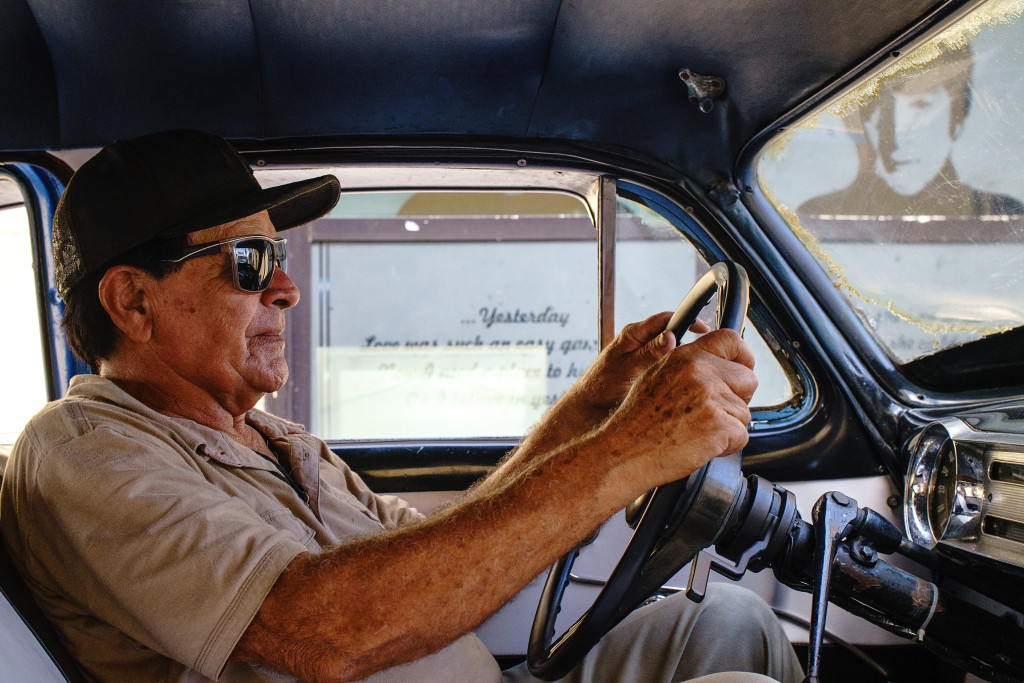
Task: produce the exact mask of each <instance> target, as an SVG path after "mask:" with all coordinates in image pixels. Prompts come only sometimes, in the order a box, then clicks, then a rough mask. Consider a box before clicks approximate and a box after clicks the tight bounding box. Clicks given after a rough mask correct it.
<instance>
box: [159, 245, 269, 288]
mask: <svg viewBox="0 0 1024 683" xmlns="http://www.w3.org/2000/svg"><path fill="white" fill-rule="evenodd" d="M286 241H287V240H285V239H284V238H283V237H280V238H278V239H271V238H270V237H263V236H262V235H250V236H248V237H233V238H231V239H228V240H220V241H219V242H207V243H206V244H196V245H193V246H190V247H187V248H186V249H185V250H183V251H182V254H181V255H180V256H178V257H176V258H166V259H163V260H164V261H168V262H170V263H181V262H182V261H187V260H188V259H192V258H196V257H198V256H206V255H208V254H218V253H221V252H223V253H225V254H229V255H230V256H231V273H232V276H233V277H234V281H235V287H237V288H238V289H240V290H242V291H243V292H262V291H263V290H264V289H266V288H267V287H269V286H270V280H271V279H272V278H273V277H274V267H275V266H276V267H278V268H280V269H281V270H284V269H285V267H284V263H285V259H286V258H287V253H286V252H285V246H284V245H285V242H286Z"/></svg>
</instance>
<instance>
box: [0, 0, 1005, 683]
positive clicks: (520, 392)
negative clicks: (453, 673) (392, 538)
mask: <svg viewBox="0 0 1024 683" xmlns="http://www.w3.org/2000/svg"><path fill="white" fill-rule="evenodd" d="M1021 38H1024V2H1021V0H986V1H980V0H904V1H902V2H898V3H892V2H890V3H879V2H870V1H868V0H848V1H847V2H844V3H822V2H815V1H812V0H779V1H778V2H775V3H750V2H742V1H738V0H725V1H724V2H706V1H703V0H698V1H696V2H688V3H682V2H667V1H665V0H636V1H635V2H630V3H620V2H612V1H611V0H590V1H589V2H585V3H584V2H567V1H566V0H523V1H521V2H516V3H500V2H492V1H488V0H432V1H427V0H408V1H407V2H403V3H380V2H369V1H367V0H315V1H314V0H307V1H304V2H286V1H285V0H261V1H260V2H251V1H250V2H242V1H241V0H211V1H209V2H204V3H191V2H179V3H131V2H98V1H97V0H66V1H65V2H61V3H54V2H47V1H45V0H0V57H2V61H3V63H4V64H5V65H6V68H5V69H2V70H0V92H2V93H3V97H0V246H2V247H3V248H4V249H3V251H4V253H5V254H7V255H9V256H10V258H9V259H8V263H9V267H8V268H5V269H3V271H4V272H0V285H2V286H4V288H5V290H6V291H7V292H8V293H9V297H8V298H9V300H10V301H9V307H10V311H9V313H8V316H7V323H6V324H5V326H4V329H5V331H4V334H3V335H0V338H2V339H0V353H2V354H3V356H2V357H3V359H4V371H3V375H2V377H3V382H2V385H0V386H2V388H3V391H2V392H0V463H6V460H7V457H8V456H9V454H10V452H11V449H12V447H13V444H14V443H15V440H16V439H17V436H18V434H19V432H20V431H21V429H22V427H23V425H24V424H25V423H26V422H27V421H28V420H29V419H30V418H31V417H32V415H33V414H34V413H36V412H37V411H38V410H39V409H41V408H42V407H43V405H45V403H46V402H47V401H52V400H56V399H58V398H60V397H61V396H63V395H64V393H65V391H66V390H67V386H68V382H69V380H70V378H71V377H72V376H74V375H76V374H87V373H90V372H92V371H93V370H94V369H93V368H90V367H89V366H88V365H87V364H85V363H83V362H82V361H81V360H79V359H78V358H76V357H75V356H74V355H73V354H72V352H71V350H70V348H69V346H68V344H67V341H66V338H65V336H64V333H63V331H62V330H61V328H60V319H61V314H62V310H63V309H62V307H63V302H62V300H61V298H60V296H59V295H58V294H57V290H56V285H55V281H54V266H53V258H54V257H53V253H52V219H53V212H54V207H55V205H56V203H57V201H58V199H59V198H60V196H61V192H62V190H63V188H64V187H65V186H66V184H67V182H68V181H69V179H70V177H71V174H72V173H73V172H74V170H75V169H76V168H78V167H79V166H80V165H81V164H82V163H84V162H85V161H86V160H87V159H89V158H90V157H91V156H92V155H93V154H94V153H95V152H96V151H97V149H99V148H100V147H102V146H104V145H106V144H108V143H110V142H112V141H114V140H118V139H127V138H131V137H134V136H138V135H143V134H147V133H151V132H155V131H160V130H170V129H183V128H187V129H200V130H204V131H208V132H210V133H214V134H217V135H220V136H223V137H224V138H226V139H228V140H230V141H231V142H232V144H234V145H235V147H236V148H237V149H238V150H239V151H240V152H241V153H242V154H243V156H244V157H245V159H246V160H247V161H248V162H249V163H250V165H251V167H252V169H253V172H254V174H255V176H256V178H257V179H258V180H259V182H260V183H261V184H262V185H263V186H265V187H269V186H273V185H279V184H283V183H286V182H291V181H294V180H297V179H302V178H309V177H314V176H319V175H323V174H325V173H331V174H333V175H335V176H336V177H337V178H338V179H339V181H340V183H341V187H342V196H341V199H340V201H339V202H338V204H337V206H336V207H335V208H334V209H333V210H332V211H331V212H330V213H329V214H328V215H326V216H324V217H323V218H321V219H319V220H317V221H314V222H313V223H311V224H309V225H306V226H303V227H299V228H294V229H292V230H289V231H288V233H287V239H288V246H287V250H288V257H287V272H288V274H289V275H290V277H291V278H292V279H293V280H295V282H296V284H297V285H298V286H299V289H300V290H301V291H302V298H301V300H300V302H299V304H298V305H297V306H296V307H295V308H294V309H292V310H291V311H290V312H289V314H288V328H287V330H286V332H285V335H286V354H287V360H288V364H289V367H290V370H291V373H290V375H291V378H290V380H289V382H288V384H286V385H285V386H284V387H283V388H282V389H281V390H280V391H277V392H274V393H273V394H268V395H267V396H266V397H265V398H264V400H263V401H262V402H261V405H260V407H261V408H263V409H264V410H267V411H269V412H271V413H273V414H275V415H279V416H282V417H284V418H286V419H288V420H291V421H293V422H297V423H299V424H302V425H305V427H306V428H307V429H308V430H309V431H310V432H311V433H313V434H315V435H317V436H319V437H321V438H323V439H325V440H326V441H327V442H328V443H329V444H330V446H331V449H332V450H333V451H334V452H336V453H337V454H338V455H339V456H340V457H341V458H342V459H343V460H344V461H345V462H347V463H348V464H349V465H350V466H351V467H353V469H355V470H356V471H357V472H358V473H359V475H360V476H361V477H362V478H363V480H364V481H365V482H366V483H367V484H368V485H369V486H370V487H371V488H372V489H373V490H374V491H376V492H379V493H387V494H395V495H399V496H401V497H403V498H406V499H407V500H409V501H410V502H411V503H412V504H413V505H414V506H415V507H417V508H418V509H420V510H421V511H429V510H431V509H433V508H435V507H438V506H441V505H444V504H445V503H446V502H448V501H450V500H452V499H453V498H455V497H457V496H458V495H459V494H460V492H462V491H464V490H465V489H466V488H468V487H469V486H471V485H472V484H473V483H474V482H475V481H477V480H479V479H480V478H481V477H482V476H484V475H486V474H487V473H488V472H489V471H490V470H491V469H492V468H494V467H495V465H496V464H497V463H498V462H499V461H500V460H501V458H502V457H504V455H505V454H506V453H508V452H509V451H510V450H511V449H513V448H514V447H515V445H516V443H517V442H518V441H519V440H520V439H521V438H522V437H523V436H524V435H525V434H526V433H528V432H529V430H530V428H531V427H532V425H534V424H536V423H537V421H538V420H539V419H540V418H541V416H542V415H543V414H544V412H545V410H546V409H547V408H548V407H549V406H550V405H551V404H552V403H554V402H555V401H557V400H558V397H559V396H561V395H562V394H563V393H564V392H565V391H566V390H567V389H568V387H569V386H571V385H572V383H573V382H574V381H575V380H576V379H577V378H578V377H579V376H580V375H581V374H582V373H583V372H584V371H585V369H586V368H587V367H588V365H589V364H590V363H591V362H593V360H594V359H595V358H596V356H597V354H598V353H599V352H600V350H601V349H602V348H603V347H604V346H605V345H606V344H608V343H609V342H610V341H611V340H612V339H613V338H614V337H615V335H616V334H618V332H619V331H620V330H621V329H622V328H623V326H625V325H626V324H628V323H630V322H634V321H637V320H642V319H644V318H646V317H648V316H649V315H651V314H653V313H655V312H658V311H675V312H676V316H675V318H674V319H673V322H672V323H670V326H672V327H673V328H674V329H676V330H677V331H678V332H679V335H680V337H682V336H683V334H684V332H686V330H687V329H688V328H689V327H690V325H691V324H692V323H693V322H694V321H696V320H697V319H698V318H700V319H701V320H704V321H705V322H707V323H708V324H709V325H710V326H711V327H713V328H714V327H730V328H732V329H736V330H737V331H742V334H743V336H744V339H745V340H746V341H747V343H748V344H749V345H750V346H751V348H752V349H753V350H754V353H755V356H756V359H757V363H756V372H757V374H758V379H759V385H758V390H757V392H756V393H755V395H754V397H753V399H752V401H751V404H750V405H751V411H752V415H753V419H752V422H751V424H750V426H749V433H750V440H749V443H748V445H747V446H746V447H745V448H744V450H743V452H742V453H737V454H733V455H730V456H728V457H723V458H717V459H715V460H713V461H712V462H711V463H709V464H708V465H707V466H705V467H704V468H702V469H701V470H699V471H698V472H696V473H694V474H693V475H691V476H690V477H688V478H687V479H685V480H683V481H680V482H676V483H673V484H670V485H667V486H663V487H659V488H658V489H655V490H654V491H651V492H649V493H648V494H647V495H645V496H643V497H641V498H640V499H638V500H637V501H636V502H635V503H634V504H633V505H631V506H629V507H628V508H627V509H626V510H624V511H622V512H620V513H619V514H618V515H616V516H615V517H613V518H612V519H610V520H609V521H608V522H607V523H605V524H604V525H603V526H602V527H601V528H600V529H599V530H598V532H596V533H595V534H593V535H592V536H591V537H590V538H588V539H587V542H586V543H585V544H584V545H583V546H582V547H580V548H578V549H576V550H574V551H573V552H572V553H570V554H569V555H567V556H566V557H564V558H562V559H561V560H560V561H559V562H558V563H556V564H555V565H554V566H553V567H552V568H551V570H550V571H549V572H546V573H544V574H542V575H541V576H538V577H537V578H536V579H535V580H534V581H533V582H532V583H530V584H529V585H528V586H527V587H526V588H525V589H524V590H523V592H522V593H521V594H520V595H519V596H518V597H517V598H515V599H514V600H513V601H511V602H510V603H508V604H507V605H506V606H505V607H504V608H502V609H501V610H500V611H499V612H498V613H496V614H495V615H494V616H493V617H491V618H490V619H489V620H488V621H487V622H485V623H484V624H483V625H482V626H481V627H480V628H479V629H478V630H477V634H478V635H479V636H480V638H481V639H482V640H483V642H484V643H485V644H486V645H487V646H488V648H489V649H490V651H491V652H492V653H493V654H494V655H495V657H496V658H497V659H498V661H499V663H501V664H502V665H512V664H515V663H518V662H521V661H523V660H524V659H526V660H528V661H529V663H530V667H531V669H532V670H534V672H535V673H536V675H538V676H539V677H541V678H544V679H545V680H556V679H557V678H558V677H559V676H561V675H563V674H564V672H566V671H568V669H570V668H571V667H572V666H573V665H574V664H575V663H576V662H577V661H578V660H579V658H581V657H582V656H583V655H584V654H585V653H586V652H587V650H589V648H590V647H591V646H593V644H594V643H595V642H597V640H599V639H600V638H601V636H602V635H604V633H606V632H607V631H608V630H609V629H610V628H612V627H613V626H614V625H615V624H616V623H618V621H619V620H621V619H622V618H623V617H624V616H625V615H627V614H629V612H631V611H632V610H634V609H635V608H637V607H638V606H639V605H642V604H645V603H647V602H650V601H652V600H658V599H660V598H662V597H665V596H666V595H670V594H673V593H677V592H681V591H684V592H686V593H687V594H688V595H689V596H690V597H691V598H692V599H697V600H699V599H700V598H701V596H702V594H703V591H704V590H705V589H706V586H707V584H708V582H709V581H711V582H715V581H739V582H740V583H741V584H742V585H744V586H747V587H748V588H751V589H752V590H754V591H755V592H757V593H759V594H760V595H761V596H762V597H764V598H765V599H766V600H767V601H768V602H769V603H770V604H771V605H772V607H773V608H774V609H775V611H776V614H778V616H779V618H780V620H781V621H782V622H783V624H784V625H785V628H786V632H787V634H788V635H789V636H790V638H791V640H792V641H793V643H794V645H795V647H796V648H797V651H798V654H799V655H800V656H801V658H802V659H803V661H804V663H805V666H806V668H807V673H808V675H809V676H812V677H814V680H819V679H820V680H824V681H847V680H857V681H920V680H934V681H974V680H986V681H1014V680H1024V598H1022V596H1024V354H1022V353H1021V349H1022V348H1024V170H1022V168H1021V165H1020V163H1019V160H1020V159H1021V158H1022V154H1024V135H1022V134H1021V131H1022V130H1024V84H1022V83H1024V81H1022V80H1021V79H1020V76H1019V75H1020V73H1021V70H1022V69H1024V48H1022V47H1021V45H1024V40H1021ZM694 336H695V334H694V333H693V332H689V333H686V337H685V339H686V340H687V341H689V340H691V339H692V338H694ZM0 473H2V464H0ZM508 561H509V562H514V561H515V558H508ZM0 592H2V594H3V597H4V600H0V634H2V635H0V661H2V662H4V663H5V664H4V665H5V667H8V671H10V672H11V673H10V674H9V675H10V676H11V677H12V678H11V680H19V681H60V680H66V681H80V680H86V679H85V678H84V677H83V675H82V673H81V672H80V671H78V670H77V668H76V666H75V664H74V661H73V660H72V659H71V657H70V656H69V655H68V654H67V652H65V650H64V648H63V646H62V644H61V643H60V640H59V638H58V637H57V636H56V634H55V633H54V632H53V630H52V628H51V627H50V626H49V624H48V623H47V621H46V618H45V616H44V615H43V614H42V613H41V611H40V610H39V609H38V607H37V606H36V605H35V603H34V601H33V598H32V595H31V592H30V591H29V590H28V588H27V587H26V585H25V582H24V580H23V577H20V576H19V575H18V572H17V570H16V569H15V567H14V566H13V565H12V564H11V562H10V559H9V558H8V557H7V556H6V554H5V553H4V552H3V548H2V547H0Z"/></svg>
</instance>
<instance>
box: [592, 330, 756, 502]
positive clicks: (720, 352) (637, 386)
mask: <svg viewBox="0 0 1024 683" xmlns="http://www.w3.org/2000/svg"><path fill="white" fill-rule="evenodd" d="M753 369H754V355H753V352H752V351H751V350H750V347H749V346H747V344H746V343H745V342H744V341H743V340H742V339H741V338H740V336H739V334H737V333H736V332H734V331H732V330H717V331H715V332H711V333H709V334H707V335H705V336H703V337H701V338H700V339H698V340H696V341H694V342H693V343H691V344H686V345H685V346H680V347H679V348H676V349H670V350H668V351H667V352H665V353H663V354H662V355H661V357H660V358H659V359H658V360H657V361H656V362H654V363H651V364H650V365H649V366H648V367H647V368H646V369H645V370H644V371H643V372H642V374H641V376H640V377H639V378H638V379H637V380H636V381H635V383H633V385H632V387H631V388H630V390H629V392H628V394H627V395H626V397H625V399H624V400H623V401H622V404H621V405H620V406H619V408H618V409H617V410H616V411H615V413H614V414H613V415H612V417H611V419H610V420H609V421H608V423H607V424H606V425H605V427H603V428H602V431H603V432H606V433H607V435H608V438H609V439H610V441H611V443H613V444H615V446H613V447H612V449H611V451H610V453H609V455H610V456H612V457H613V458H616V459H618V458H628V459H630V460H631V461H632V462H634V463H635V467H631V468H628V469H630V470H632V471H633V474H632V475H631V476H630V477H629V478H632V477H634V476H635V477H637V478H638V479H639V480H640V481H646V480H647V479H648V478H652V479H651V484H650V486H644V488H651V487H653V486H657V485H660V484H664V483H666V482H669V481H674V480H676V479H680V478H682V477H684V476H686V475H688V474H690V473H691V472H693V471H694V470H696V469H697V468H699V467H701V466H702V465H704V463H706V462H707V461H709V460H710V459H711V458H714V457H717V456H720V455H726V454H728V453H734V452H736V451H738V450H740V449H742V448H743V446H745V445H746V443H747V438H748V436H747V424H748V423H749V422H750V409H749V408H748V406H747V404H748V402H749V401H750V399H751V397H752V396H753V394H754V390H755V389H756V388H757V377H756V376H755V375H754V372H753ZM632 485H634V486H635V484H632Z"/></svg>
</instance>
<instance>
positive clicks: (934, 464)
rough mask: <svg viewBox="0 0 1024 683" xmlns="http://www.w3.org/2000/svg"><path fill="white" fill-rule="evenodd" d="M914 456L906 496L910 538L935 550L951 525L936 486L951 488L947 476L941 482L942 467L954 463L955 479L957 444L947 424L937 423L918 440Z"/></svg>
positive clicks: (921, 434) (908, 475)
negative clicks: (942, 512)
mask: <svg viewBox="0 0 1024 683" xmlns="http://www.w3.org/2000/svg"><path fill="white" fill-rule="evenodd" d="M911 454H912V457H911V461H910V467H909V468H908V471H907V477H906V484H905V489H904V496H903V500H904V517H905V522H906V528H907V536H909V537H910V540H912V541H913V542H914V543H916V544H918V545H921V546H924V547H925V548H934V547H935V545H936V544H937V543H938V542H939V541H940V540H941V539H942V537H943V535H944V534H945V532H946V528H947V527H948V526H949V517H948V516H945V517H944V518H939V516H938V512H939V511H937V510H936V509H935V504H934V499H935V496H936V487H937V486H942V487H945V486H948V484H949V478H950V477H949V476H948V474H947V475H945V476H943V478H942V481H940V480H939V479H940V476H939V475H940V472H939V468H940V467H941V466H942V465H943V463H944V462H945V461H947V460H951V462H952V464H953V472H952V475H953V476H952V478H953V479H954V480H955V478H956V442H955V441H953V437H952V436H951V435H950V433H949V428H948V427H947V425H946V424H944V423H943V422H935V423H933V424H931V425H929V426H928V427H927V428H925V429H924V431H922V432H921V433H920V434H919V435H918V436H917V437H916V439H915V440H914V443H913V444H912V446H911ZM950 454H951V455H952V458H951V459H950V458H949V457H948V456H949V455H950ZM944 493H945V492H944ZM943 497H946V496H945V495H943Z"/></svg>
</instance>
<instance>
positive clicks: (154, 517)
mask: <svg viewBox="0 0 1024 683" xmlns="http://www.w3.org/2000/svg"><path fill="white" fill-rule="evenodd" d="M172 441H173V440H172V438H171V437H164V438H163V439H162V438H161V436H160V435H158V434H154V433H145V434H140V433H137V432H128V431H125V432H123V433H122V432H120V431H118V429H117V428H116V427H111V426H100V427H98V428H96V429H94V430H92V431H88V432H86V433H84V434H81V435H79V436H77V437H76V438H73V439H71V440H70V441H67V442H66V443H63V444H61V445H59V446H57V447H56V448H53V449H52V450H51V451H50V452H48V453H45V454H43V453H36V454H34V457H32V458H26V459H25V460H26V462H24V463H19V465H20V466H21V471H19V472H18V473H17V476H18V477H19V479H20V484H19V485H18V486H17V489H16V497H15V498H16V499H15V501H14V503H15V509H16V513H17V515H18V517H19V518H21V519H26V517H25V516H26V515H28V516H30V518H31V520H32V523H31V525H26V524H22V525H21V532H22V539H21V540H22V543H23V544H24V548H23V549H22V561H23V562H24V564H25V566H26V569H27V570H28V573H29V575H30V576H31V577H33V579H32V580H33V582H34V583H37V584H39V585H38V586H35V587H34V588H37V589H38V591H37V592H38V593H39V595H40V597H41V599H42V600H43V601H44V602H45V601H47V600H52V604H50V605H49V606H48V607H49V609H50V610H53V611H56V612H58V613H59V612H61V611H67V612H69V614H66V615H65V616H67V617H69V618H70V617H73V614H70V613H71V612H74V611H76V610H79V609H80V610H81V611H82V613H83V614H88V615H92V616H94V617H95V618H96V619H99V620H102V621H104V622H106V623H107V624H110V625H111V626H113V627H115V628H116V629H119V630H120V631H121V632H123V633H124V634H125V635H127V636H128V637H129V638H131V639H134V640H135V641H137V642H138V643H141V644H142V645H144V646H145V647H148V648H151V649H152V650H154V651H156V652H159V653H161V654H163V655H165V656H167V657H170V658H172V659H174V660H176V661H178V662H180V663H182V664H184V665H186V666H188V667H190V668H192V669H195V670H197V671H198V672H200V673H201V674H203V675H205V676H207V677H210V678H216V677H217V676H218V675H219V673H220V671H221V669H222V668H223V666H224V665H225V663H226V662H227V659H228V656H229V655H230V654H231V652H232V650H233V649H234V647H235V645H236V643H237V642H238V639H239V638H240V637H241V635H242V634H243V633H244V631H245V629H246V628H247V627H248V625H249V623H250V622H251V620H252V619H253V617H254V616H255V614H256V612H257V610H258V609H259V607H260V605H261V604H262V602H263V600H264V598H265V597H266V595H267V594H268V593H269V592H270V589H271V588H272V587H273V585H274V583H275V581H276V580H277V578H278V576H279V575H280V573H281V572H282V571H283V570H284V568H285V567H286V566H287V565H288V563H289V562H290V561H291V560H292V559H293V558H294V557H295V556H297V555H298V554H300V553H302V552H305V551H306V548H305V546H304V545H303V544H302V543H301V542H300V541H299V540H298V539H297V538H295V536H294V535H293V534H291V533H289V532H287V531H286V530H282V529H279V528H276V527H275V526H272V525H271V524H269V523H267V522H266V521H264V519H263V518H261V516H260V514H259V513H258V512H257V511H256V510H253V509H252V508H251V507H250V506H248V505H247V504H246V503H245V502H244V501H242V500H239V499H238V498H236V497H233V496H231V495H229V494H228V493H227V492H226V491H224V490H222V489H221V488H219V487H217V486H215V485H214V484H213V483H211V482H210V481H208V480H207V478H205V477H204V476H203V473H202V468H201V467H200V465H199V463H198V462H193V461H190V460H189V459H188V458H187V457H183V454H182V453H183V451H184V452H185V453H187V450H184V446H183V445H182V444H177V443H173V442H172ZM16 455H17V453H16ZM189 455H191V454H189ZM196 457H198V456H196ZM16 460H17V459H15V460H12V463H13V462H16ZM10 474H11V473H8V475H10ZM62 596H72V598H71V602H70V603H69V602H67V601H66V598H64V597H62Z"/></svg>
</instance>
